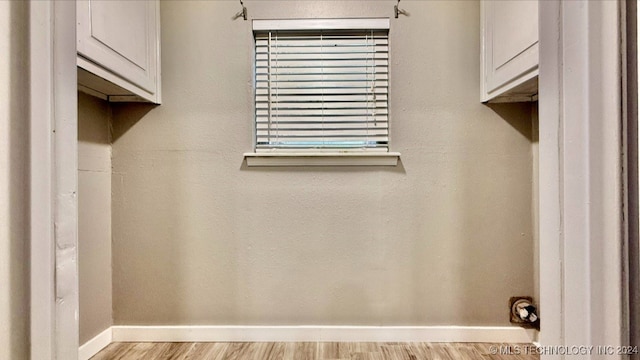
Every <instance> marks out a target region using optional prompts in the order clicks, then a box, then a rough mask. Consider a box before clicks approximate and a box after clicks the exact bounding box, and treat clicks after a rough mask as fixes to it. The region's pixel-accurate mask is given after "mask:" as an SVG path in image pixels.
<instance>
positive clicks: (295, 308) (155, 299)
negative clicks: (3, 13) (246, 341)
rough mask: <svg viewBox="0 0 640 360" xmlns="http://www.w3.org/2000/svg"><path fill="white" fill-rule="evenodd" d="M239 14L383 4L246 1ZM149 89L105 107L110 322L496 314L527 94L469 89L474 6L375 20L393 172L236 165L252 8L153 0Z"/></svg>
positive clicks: (246, 131) (450, 5)
mask: <svg viewBox="0 0 640 360" xmlns="http://www.w3.org/2000/svg"><path fill="white" fill-rule="evenodd" d="M245 3H246V5H247V8H248V10H249V14H250V17H251V18H295V17H362V16H367V17H382V16H384V17H389V16H391V17H392V13H393V5H394V4H395V1H296V2H293V1H246V2H245ZM161 7H162V76H163V79H162V82H163V84H162V86H163V104H162V106H159V107H155V108H153V107H151V106H148V105H142V104H140V105H119V106H116V107H114V109H113V111H114V112H113V120H114V121H113V122H114V138H113V169H114V170H113V177H112V190H113V203H112V212H113V264H114V269H113V277H114V280H113V281H114V286H113V289H114V293H113V300H114V322H115V323H116V324H245V325H246V324H251V325H257V324H269V325H283V324H314V325H320V324H330V325H343V324H350V325H409V324H416V325H438V324H455V325H506V324H507V323H508V315H507V312H508V310H507V305H506V304H507V300H508V299H509V297H510V296H513V295H529V294H532V293H533V291H534V289H533V240H532V236H533V235H532V234H533V226H532V168H533V166H532V131H531V129H532V126H531V111H530V110H531V109H530V105H528V104H521V105H517V104H508V105H495V106H492V107H487V106H485V105H482V104H480V102H479V77H480V75H479V67H480V65H479V53H480V48H479V38H480V34H479V29H480V24H479V4H478V3H477V2H473V1H459V2H457V1H443V2H437V1H419V2H418V1H415V2H412V1H407V2H402V3H401V7H403V8H405V9H406V10H407V11H408V12H409V13H410V14H411V16H409V17H406V16H403V17H401V18H400V19H398V20H396V19H393V18H392V19H391V22H392V25H391V26H392V28H391V59H392V60H391V61H392V65H391V92H392V95H391V100H390V106H391V127H392V129H391V136H392V139H391V141H392V145H391V149H392V150H393V151H400V152H401V153H402V164H401V165H400V166H398V167H396V168H261V169H255V168H251V169H249V168H246V166H245V165H243V158H242V153H243V152H247V151H251V150H252V121H253V115H252V93H253V91H252V62H251V59H252V35H251V22H250V21H246V22H245V21H242V20H236V21H232V20H231V17H232V16H233V15H234V14H235V13H236V12H237V11H238V9H239V5H238V3H237V2H233V1H199V2H189V1H163V2H162V4H161Z"/></svg>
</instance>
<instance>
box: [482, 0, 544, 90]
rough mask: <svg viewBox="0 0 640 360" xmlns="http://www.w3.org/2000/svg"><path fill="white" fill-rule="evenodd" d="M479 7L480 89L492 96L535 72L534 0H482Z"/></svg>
mask: <svg viewBox="0 0 640 360" xmlns="http://www.w3.org/2000/svg"><path fill="white" fill-rule="evenodd" d="M482 6H483V9H482V10H483V14H484V15H483V16H484V18H483V19H482V20H483V26H484V34H483V36H484V38H483V43H484V44H483V45H484V48H483V51H484V54H483V56H484V61H485V62H484V65H485V68H484V71H485V79H484V81H485V84H484V85H485V89H484V90H485V94H486V96H487V97H488V98H492V97H495V96H498V95H500V94H503V93H505V92H506V91H508V90H510V89H512V88H514V87H515V86H517V85H520V84H522V83H523V82H525V81H527V80H529V79H531V78H533V77H535V76H536V75H537V74H538V72H537V69H538V1H537V0H520V1H493V0H485V1H483V3H482ZM484 100H488V99H484Z"/></svg>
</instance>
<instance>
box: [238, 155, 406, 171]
mask: <svg viewBox="0 0 640 360" xmlns="http://www.w3.org/2000/svg"><path fill="white" fill-rule="evenodd" d="M244 158H245V159H246V160H247V166H251V167H253V166H396V165H398V159H399V158H400V153H398V152H380V153H373V152H371V153H347V152H345V153H284V152H283V153H245V154H244Z"/></svg>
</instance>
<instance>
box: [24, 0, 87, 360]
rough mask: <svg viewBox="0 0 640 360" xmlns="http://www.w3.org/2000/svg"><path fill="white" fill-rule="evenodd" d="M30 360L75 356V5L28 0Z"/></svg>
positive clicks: (76, 338)
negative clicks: (29, 0)
mask: <svg viewBox="0 0 640 360" xmlns="http://www.w3.org/2000/svg"><path fill="white" fill-rule="evenodd" d="M29 13H30V14H29V17H30V59H29V63H30V74H31V76H30V109H31V113H30V132H31V135H30V136H31V141H30V142H31V144H30V153H31V155H30V171H31V173H30V188H31V189H30V222H31V223H30V228H31V229H30V242H31V246H30V248H31V261H30V263H31V265H30V266H31V269H30V270H31V288H30V289H31V296H30V297H31V312H30V327H31V333H30V341H31V358H32V359H65V360H67V359H69V360H73V359H76V358H77V356H78V281H77V280H78V268H77V196H76V194H77V189H78V188H77V174H78V171H77V154H78V152H77V144H78V141H77V106H78V105H77V88H76V85H77V80H76V74H77V69H76V65H75V59H76V56H77V55H76V46H75V35H76V30H75V15H76V12H75V4H74V3H73V2H65V1H31V2H30V3H29Z"/></svg>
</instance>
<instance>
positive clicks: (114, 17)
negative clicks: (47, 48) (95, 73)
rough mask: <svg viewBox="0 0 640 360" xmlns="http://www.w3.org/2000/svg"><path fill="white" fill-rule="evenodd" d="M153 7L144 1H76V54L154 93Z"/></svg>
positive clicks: (154, 37) (154, 41) (155, 53)
mask: <svg viewBox="0 0 640 360" xmlns="http://www.w3.org/2000/svg"><path fill="white" fill-rule="evenodd" d="M157 5H158V4H157V3H156V2H155V1H148V0H140V1H138V0H80V1H78V2H77V21H78V27H77V29H78V32H77V36H78V38H77V42H78V54H79V55H80V56H82V57H84V58H85V59H87V60H89V61H91V62H93V63H96V64H97V65H99V66H101V67H103V68H104V69H105V70H107V71H109V72H111V73H113V74H115V75H117V76H119V77H121V78H123V79H124V80H126V81H128V82H130V83H132V84H134V85H136V86H138V87H140V88H142V89H144V90H146V91H148V92H150V93H152V94H153V93H155V92H156V85H157V79H156V74H157V72H156V70H157V66H158V65H157V61H158V53H157V49H158V43H157V39H158V36H157V35H158V34H157V31H158V30H157V22H158V20H159V19H157V16H158V15H157V11H156V6H157Z"/></svg>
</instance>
